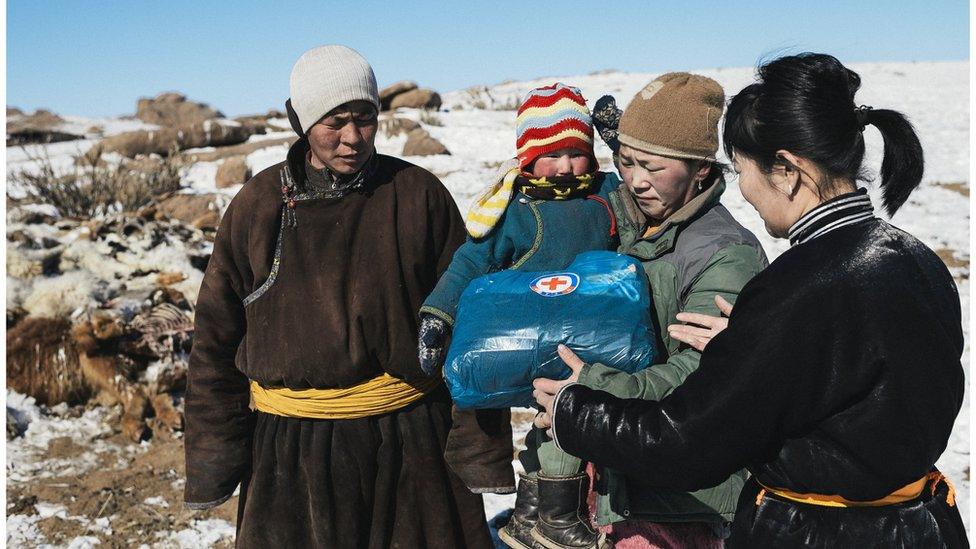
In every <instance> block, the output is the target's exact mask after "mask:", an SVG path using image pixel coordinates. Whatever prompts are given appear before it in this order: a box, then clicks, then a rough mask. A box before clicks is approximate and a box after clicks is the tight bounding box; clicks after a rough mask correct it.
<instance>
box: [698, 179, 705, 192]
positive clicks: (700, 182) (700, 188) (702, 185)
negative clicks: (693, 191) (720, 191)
mask: <svg viewBox="0 0 976 549" xmlns="http://www.w3.org/2000/svg"><path fill="white" fill-rule="evenodd" d="M704 190H705V181H704V180H702V179H699V180H698V191H699V192H701V191H704Z"/></svg>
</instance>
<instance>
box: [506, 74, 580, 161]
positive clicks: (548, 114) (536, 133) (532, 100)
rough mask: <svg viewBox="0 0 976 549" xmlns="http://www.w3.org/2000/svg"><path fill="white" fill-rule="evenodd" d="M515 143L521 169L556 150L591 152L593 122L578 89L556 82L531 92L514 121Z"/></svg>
mask: <svg viewBox="0 0 976 549" xmlns="http://www.w3.org/2000/svg"><path fill="white" fill-rule="evenodd" d="M515 135H516V140H515V146H516V147H517V149H518V151H517V153H516V156H517V157H518V164H519V169H521V170H522V171H523V172H524V171H526V169H527V168H528V167H529V165H530V164H532V162H533V161H535V159H536V158H539V157H540V156H542V155H544V154H547V153H550V152H552V151H557V150H559V149H576V150H578V151H581V152H584V153H586V154H587V155H589V157H590V162H591V163H592V164H591V167H592V168H593V169H596V166H597V161H596V157H595V156H594V154H593V121H592V120H591V117H590V110H589V109H588V108H586V100H585V99H583V94H582V93H580V91H579V88H575V87H573V86H567V85H566V84H563V83H561V82H557V83H555V84H553V85H552V86H546V87H542V88H536V89H534V90H532V91H530V92H529V93H528V94H527V95H526V96H525V99H523V100H522V105H521V106H519V110H518V118H516V120H515Z"/></svg>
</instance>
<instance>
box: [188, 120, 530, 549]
mask: <svg viewBox="0 0 976 549" xmlns="http://www.w3.org/2000/svg"><path fill="white" fill-rule="evenodd" d="M307 151H308V145H307V142H306V141H305V140H304V139H301V140H299V141H298V142H297V143H296V144H295V145H294V146H293V147H292V150H291V151H289V155H288V160H287V161H286V162H282V163H281V164H278V165H275V166H272V167H270V168H268V169H266V170H264V171H262V172H261V173H259V174H258V175H257V176H255V177H254V178H252V179H251V180H250V181H249V182H248V183H247V184H245V185H244V187H243V188H242V189H241V191H240V192H239V193H238V194H237V196H236V197H235V198H234V200H233V201H232V202H231V204H230V206H229V207H228V208H227V211H226V213H225V214H224V217H223V219H222V221H221V224H220V228H219V229H218V231H217V238H216V242H215V243H214V250H213V255H212V257H211V259H210V263H209V265H208V267H207V272H206V275H205V277H204V280H203V285H202V287H201V290H200V296H199V300H198V303H197V310H196V334H195V341H194V344H193V351H192V354H191V357H190V371H189V382H188V387H187V392H186V401H185V405H186V408H185V409H186V437H185V444H186V471H187V481H186V492H185V500H186V502H187V505H188V506H190V507H191V508H204V507H207V506H212V505H213V504H216V503H219V502H221V501H224V500H226V499H227V498H229V497H230V495H231V494H232V493H233V491H234V489H235V488H236V486H237V485H238V483H241V492H240V506H239V511H238V517H239V518H238V526H237V528H238V539H237V545H238V546H239V547H445V548H446V547H465V546H467V547H488V546H490V541H489V537H488V531H487V527H486V524H485V517H484V510H483V506H482V502H481V497H480V496H478V495H475V494H472V493H471V492H469V491H468V490H467V489H465V488H464V485H463V484H462V483H461V482H460V480H459V479H458V478H457V476H456V475H454V473H453V472H452V471H450V470H449V469H448V467H447V466H446V464H445V462H444V459H443V456H442V453H443V451H444V444H445V439H446V436H447V432H448V430H449V429H450V428H451V403H450V397H449V395H448V394H447V392H446V389H444V388H443V386H442V388H440V389H438V390H436V391H434V392H433V393H431V394H430V395H428V396H427V397H425V398H424V399H423V400H421V401H419V402H416V403H414V404H412V405H410V406H408V407H406V408H403V409H400V410H398V411H396V412H393V413H389V414H385V415H381V416H374V417H367V418H362V419H351V420H316V419H298V418H286V417H281V416H276V415H271V414H265V413H260V412H253V411H251V409H250V407H249V397H250V392H249V388H248V383H249V380H256V381H258V382H260V383H261V384H263V385H265V386H268V387H281V386H284V387H288V388H292V389H305V388H311V387H314V388H339V387H348V386H351V385H355V384H357V383H360V382H363V381H365V380H368V379H370V378H372V377H375V376H377V375H379V374H381V373H383V372H388V373H389V374H391V375H393V376H395V377H398V378H401V379H404V380H406V381H407V382H410V381H411V380H417V379H420V378H422V377H423V373H422V372H421V370H420V367H419V363H418V358H417V335H416V334H417V325H418V318H417V311H418V310H419V308H420V305H421V304H422V303H423V300H424V298H425V297H426V296H427V294H428V293H429V292H430V291H431V289H433V287H434V285H435V283H436V282H437V277H438V276H439V275H440V273H441V272H442V271H443V270H444V269H445V268H446V267H447V265H448V263H449V262H450V260H451V257H452V255H453V253H454V250H455V248H457V246H458V245H460V243H461V242H462V241H463V238H464V229H463V222H462V220H461V217H460V214H459V213H458V211H457V207H456V206H455V204H454V201H453V200H452V198H451V196H450V194H449V193H448V191H447V190H446V189H445V188H444V186H443V185H442V184H441V183H440V182H439V181H438V180H437V178H436V177H434V176H433V175H432V174H430V173H429V172H427V171H426V170H424V169H422V168H419V167H417V166H414V165H412V164H409V163H407V162H405V161H402V160H398V159H395V158H392V157H388V156H383V155H378V157H377V163H376V166H375V170H374V171H373V173H372V176H371V177H370V178H369V180H368V182H367V188H366V190H365V192H354V193H352V194H349V195H347V196H345V197H342V198H326V197H322V196H321V195H317V194H316V193H314V192H308V191H307V189H306V188H305V187H306V185H305V175H304V169H303V167H304V159H305V155H306V153H307ZM286 163H287V164H288V166H289V168H290V171H291V175H292V177H293V178H294V180H295V182H296V187H295V188H296V189H297V193H293V195H292V196H293V198H294V199H295V208H294V213H295V219H296V221H297V226H295V227H293V226H290V224H289V223H286V222H285V221H287V216H285V217H284V218H283V211H285V209H286V208H284V207H283V200H282V180H281V177H280V176H281V173H282V168H283V167H284V166H285V165H286ZM503 442H504V443H506V444H508V445H510V444H511V439H510V438H509V439H508V440H507V441H503Z"/></svg>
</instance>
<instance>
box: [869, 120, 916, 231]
mask: <svg viewBox="0 0 976 549" xmlns="http://www.w3.org/2000/svg"><path fill="white" fill-rule="evenodd" d="M867 123H868V124H871V125H872V126H874V127H875V128H878V131H880V132H881V137H882V138H884V159H883V160H882V161H881V187H882V188H883V189H884V205H885V209H886V210H888V216H889V217H890V216H892V215H895V212H896V211H898V208H900V207H901V205H902V204H904V203H905V201H906V200H908V195H909V194H911V193H912V191H913V190H915V187H918V184H919V183H920V182H921V181H922V172H923V170H924V168H925V162H924V160H923V156H922V144H921V143H920V142H919V140H918V134H917V133H915V128H913V127H912V124H911V123H910V122H909V121H908V119H907V118H905V116H904V115H903V114H901V113H900V112H897V111H892V110H888V109H878V110H871V111H869V112H868V117H867Z"/></svg>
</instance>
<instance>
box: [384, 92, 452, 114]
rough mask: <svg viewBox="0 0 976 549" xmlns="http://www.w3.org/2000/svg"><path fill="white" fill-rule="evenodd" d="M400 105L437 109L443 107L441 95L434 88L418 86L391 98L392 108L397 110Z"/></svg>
mask: <svg viewBox="0 0 976 549" xmlns="http://www.w3.org/2000/svg"><path fill="white" fill-rule="evenodd" d="M400 107H405V108H410V109H430V110H437V109H439V108H441V96H440V94H438V93H437V92H435V91H434V90H431V89H427V88H417V89H415V90H410V91H407V92H404V93H400V94H397V95H396V96H394V97H393V98H392V99H390V110H396V109H399V108H400Z"/></svg>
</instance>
